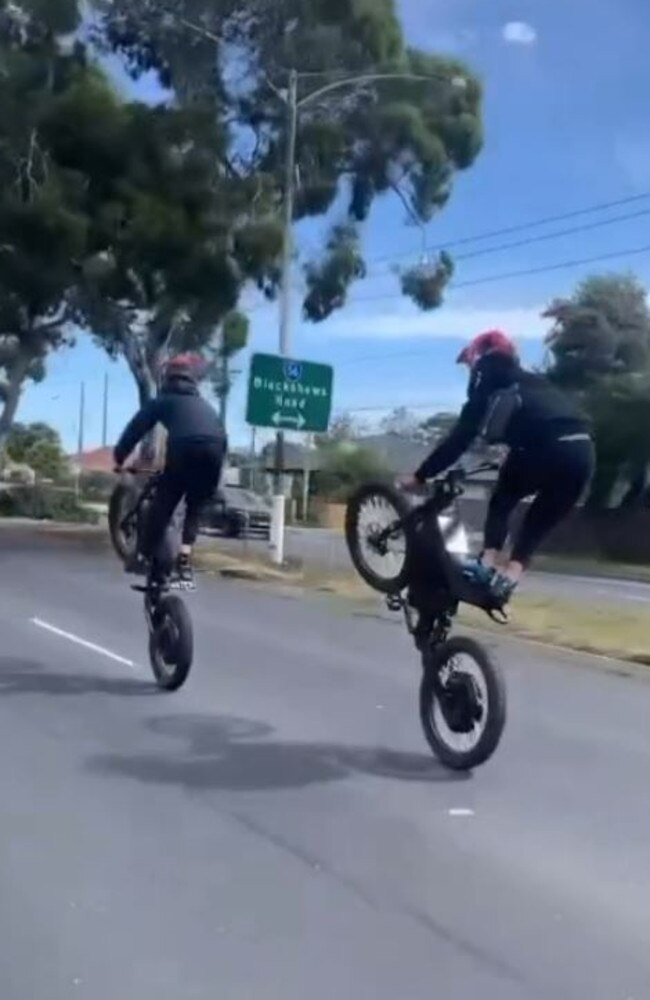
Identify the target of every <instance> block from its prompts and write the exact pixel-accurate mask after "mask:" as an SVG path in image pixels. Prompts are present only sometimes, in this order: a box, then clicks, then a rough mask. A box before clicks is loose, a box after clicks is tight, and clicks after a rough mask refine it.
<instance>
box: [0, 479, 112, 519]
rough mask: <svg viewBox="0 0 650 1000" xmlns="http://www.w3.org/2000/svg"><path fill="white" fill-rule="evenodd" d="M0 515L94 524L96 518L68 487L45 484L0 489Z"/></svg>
mask: <svg viewBox="0 0 650 1000" xmlns="http://www.w3.org/2000/svg"><path fill="white" fill-rule="evenodd" d="M0 517H25V518H29V519H30V520H34V521H63V522H71V523H78V524H97V522H98V520H99V518H98V516H97V514H96V513H95V512H94V511H91V510H86V509H85V508H84V507H82V506H81V505H80V504H79V502H78V501H77V499H76V497H75V495H74V493H73V492H72V491H71V490H61V489H55V488H52V487H49V486H17V487H12V488H11V489H7V490H2V491H0Z"/></svg>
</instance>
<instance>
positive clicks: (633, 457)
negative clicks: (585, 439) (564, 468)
mask: <svg viewBox="0 0 650 1000" xmlns="http://www.w3.org/2000/svg"><path fill="white" fill-rule="evenodd" d="M585 402H586V406H587V409H588V412H589V414H590V417H591V420H592V423H593V429H594V435H595V440H596V454H597V468H596V475H595V477H594V482H593V484H592V489H591V494H590V497H589V505H590V507H591V508H592V509H600V508H602V507H605V506H607V504H608V502H609V500H610V497H611V493H612V490H613V488H614V486H615V484H616V482H617V481H618V480H619V478H621V477H625V478H627V479H628V480H631V479H634V477H635V476H636V475H637V474H638V473H639V472H641V473H642V474H643V475H642V478H643V480H644V481H645V475H644V473H645V470H646V469H647V468H648V466H649V465H650V434H648V427H650V374H645V375H638V376H618V377H616V376H614V377H611V376H610V377H608V378H605V379H603V380H602V381H600V382H596V383H594V384H593V385H592V386H591V388H590V389H589V391H588V393H587V395H586V398H585Z"/></svg>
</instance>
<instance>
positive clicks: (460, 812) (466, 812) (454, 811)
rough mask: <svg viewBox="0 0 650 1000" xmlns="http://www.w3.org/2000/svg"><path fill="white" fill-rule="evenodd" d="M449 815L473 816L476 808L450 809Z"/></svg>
mask: <svg viewBox="0 0 650 1000" xmlns="http://www.w3.org/2000/svg"><path fill="white" fill-rule="evenodd" d="M449 815H450V816H473V815H474V810H473V809H450V810H449Z"/></svg>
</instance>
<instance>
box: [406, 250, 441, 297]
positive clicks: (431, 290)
mask: <svg viewBox="0 0 650 1000" xmlns="http://www.w3.org/2000/svg"><path fill="white" fill-rule="evenodd" d="M453 273H454V264H453V261H452V259H451V257H450V256H449V254H447V253H444V252H443V253H441V254H440V256H439V258H438V260H437V261H436V262H435V263H422V264H418V265H416V267H413V268H410V270H408V271H405V272H404V274H403V275H402V292H403V293H404V295H407V296H408V297H409V298H411V299H413V301H414V302H415V303H416V305H418V306H419V307H420V309H425V310H429V309H437V308H438V306H440V305H441V304H442V299H443V295H444V291H445V288H446V287H447V284H448V283H449V281H450V279H451V277H452V275H453Z"/></svg>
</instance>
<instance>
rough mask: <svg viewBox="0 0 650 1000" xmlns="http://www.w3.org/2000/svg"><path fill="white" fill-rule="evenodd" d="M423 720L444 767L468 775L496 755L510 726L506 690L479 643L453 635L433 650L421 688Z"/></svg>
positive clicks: (498, 669) (502, 680)
mask: <svg viewBox="0 0 650 1000" xmlns="http://www.w3.org/2000/svg"><path fill="white" fill-rule="evenodd" d="M420 720H421V722H422V728H423V730H424V735H425V738H426V741H427V743H428V744H429V746H430V747H431V750H432V751H433V753H434V754H435V755H436V757H437V758H438V759H439V760H440V761H441V763H443V764H444V765H445V766H446V767H448V768H450V769H452V770H454V771H468V770H471V769H472V768H474V767H478V766H479V765H481V764H484V763H485V761H486V760H488V758H489V757H491V756H492V754H493V753H494V751H495V750H496V748H497V746H498V745H499V741H500V739H501V736H502V734H503V729H504V726H505V723H506V687H505V681H504V679H503V674H502V672H501V669H500V667H499V666H498V665H497V664H496V663H495V662H494V660H493V659H492V657H491V656H490V654H489V653H488V651H487V650H486V649H485V648H484V647H483V646H482V645H481V644H480V643H478V642H475V641H474V640H473V639H466V638H463V637H462V636H455V637H454V638H452V639H449V640H448V641H447V642H444V643H442V645H440V646H438V647H437V648H436V649H434V650H433V651H432V654H431V656H430V658H428V660H427V662H426V664H425V669H424V674H423V676H422V682H421V684H420Z"/></svg>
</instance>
